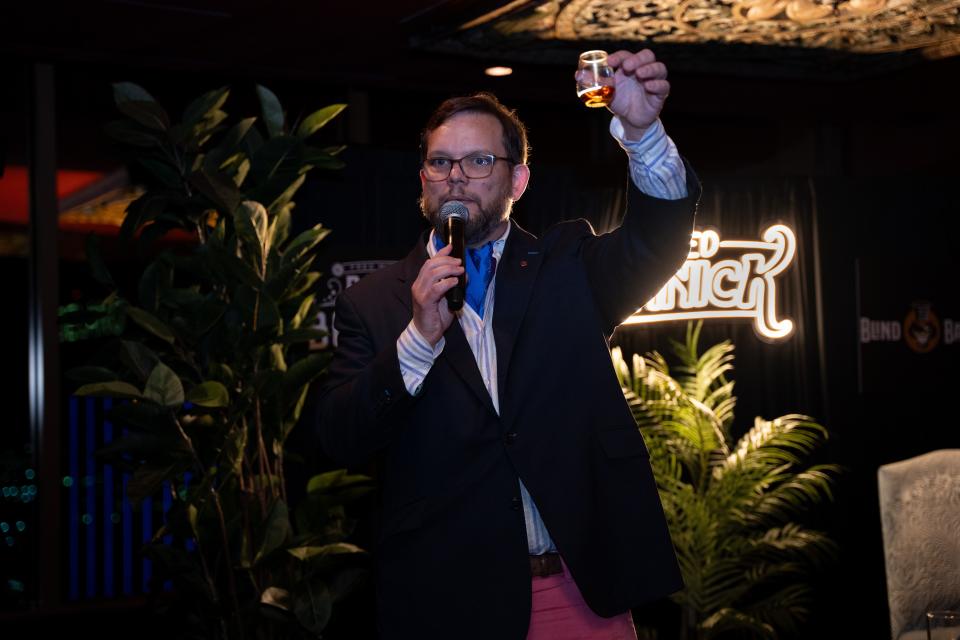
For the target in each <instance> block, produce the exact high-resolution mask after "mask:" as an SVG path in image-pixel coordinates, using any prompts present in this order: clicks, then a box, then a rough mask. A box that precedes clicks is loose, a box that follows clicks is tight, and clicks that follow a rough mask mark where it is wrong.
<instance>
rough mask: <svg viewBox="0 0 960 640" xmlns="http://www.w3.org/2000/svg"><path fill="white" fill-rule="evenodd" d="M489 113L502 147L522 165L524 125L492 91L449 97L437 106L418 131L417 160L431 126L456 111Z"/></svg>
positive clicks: (424, 151)
mask: <svg viewBox="0 0 960 640" xmlns="http://www.w3.org/2000/svg"><path fill="white" fill-rule="evenodd" d="M466 112H471V113H489V114H490V115H492V116H493V117H494V118H496V119H497V120H499V121H500V125H501V126H502V127H503V146H504V148H505V149H506V150H507V157H508V158H510V161H511V162H513V163H514V164H526V163H527V154H528V153H529V152H530V147H529V146H528V145H527V128H526V127H525V126H523V123H522V122H520V118H518V117H517V114H516V112H515V111H514V110H513V109H508V108H506V107H505V106H503V105H502V104H500V101H499V100H497V97H496V96H494V95H493V94H492V93H487V92H485V91H484V92H480V93H477V94H474V95H472V96H461V97H459V98H449V99H447V100H444V101H443V103H442V104H441V105H440V106H439V107H437V110H436V111H434V112H433V115H431V116H430V119H429V120H427V124H426V126H425V127H424V128H423V131H422V132H421V133H420V160H421V161H423V160H426V154H427V136H429V135H430V134H431V133H432V132H433V130H434V129H436V128H437V127H439V126H440V125H442V124H443V123H444V122H446V121H447V120H449V119H450V118H452V117H453V116H455V115H457V114H458V113H466Z"/></svg>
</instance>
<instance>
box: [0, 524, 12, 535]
mask: <svg viewBox="0 0 960 640" xmlns="http://www.w3.org/2000/svg"><path fill="white" fill-rule="evenodd" d="M0 531H2V532H4V533H6V532H7V531H10V525H8V524H7V523H6V522H0Z"/></svg>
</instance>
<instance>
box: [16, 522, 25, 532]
mask: <svg viewBox="0 0 960 640" xmlns="http://www.w3.org/2000/svg"><path fill="white" fill-rule="evenodd" d="M26 528H27V523H26V522H24V521H23V520H17V531H23V530H24V529H26Z"/></svg>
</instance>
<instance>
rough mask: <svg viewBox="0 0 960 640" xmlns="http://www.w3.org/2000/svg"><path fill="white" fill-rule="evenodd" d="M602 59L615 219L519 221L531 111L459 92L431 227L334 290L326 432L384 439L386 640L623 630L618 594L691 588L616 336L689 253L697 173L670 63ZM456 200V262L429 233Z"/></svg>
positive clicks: (443, 147) (343, 458) (362, 450)
mask: <svg viewBox="0 0 960 640" xmlns="http://www.w3.org/2000/svg"><path fill="white" fill-rule="evenodd" d="M609 64H610V66H611V67H613V68H614V69H615V70H616V78H615V81H616V85H615V86H616V92H615V99H614V101H613V102H612V104H611V105H610V110H611V111H612V112H613V113H614V116H615V117H614V119H613V121H612V124H611V133H612V134H613V135H614V137H615V138H617V139H618V140H619V141H620V142H621V145H622V146H623V147H624V148H625V149H626V150H627V153H628V155H629V158H630V172H631V177H632V180H631V182H632V185H631V186H630V187H629V189H630V196H629V201H630V203H629V206H628V212H627V214H626V217H625V218H624V222H623V225H622V226H621V227H620V228H619V229H617V230H615V231H613V232H611V233H609V234H604V235H602V236H596V235H595V234H594V233H593V230H592V229H591V228H590V226H589V224H588V223H586V222H585V221H582V220H581V221H575V222H570V223H563V224H559V225H557V226H555V227H553V228H552V229H551V230H550V231H548V232H547V233H546V234H545V235H544V237H543V238H541V239H537V238H535V237H533V236H532V235H530V234H528V233H527V232H525V231H524V230H523V229H521V228H520V227H519V226H517V225H516V224H515V223H513V222H511V221H510V218H509V216H510V208H511V205H512V202H513V201H515V200H517V199H519V198H520V196H521V195H522V194H523V192H524V189H525V188H526V185H527V182H528V180H529V178H530V169H529V167H528V166H527V165H526V157H527V141H526V133H525V130H524V128H523V125H522V124H521V123H520V122H519V120H518V119H517V118H516V116H515V115H514V114H513V112H511V111H508V110H507V109H506V108H504V107H503V106H502V105H500V103H499V102H497V101H496V99H495V98H493V97H492V96H490V95H487V94H480V95H478V96H473V97H469V98H455V99H451V100H448V101H446V102H445V103H443V104H442V105H441V106H440V107H439V109H438V110H437V112H435V114H434V116H433V117H432V118H431V119H430V121H428V123H427V126H426V128H425V130H424V132H423V135H422V138H421V154H422V156H423V158H422V160H423V164H422V166H421V171H420V180H421V185H422V189H423V196H422V199H421V206H422V209H423V213H424V215H425V216H426V217H427V219H428V220H429V221H430V223H431V225H432V226H433V227H434V228H433V230H432V231H431V232H430V233H428V234H425V236H424V237H423V238H421V240H420V242H419V243H418V244H417V246H416V247H415V248H414V249H413V251H412V252H411V253H410V254H409V255H408V256H407V257H406V259H404V260H402V261H400V262H398V263H396V264H394V265H391V266H390V267H388V268H386V269H383V270H381V271H379V272H377V273H375V274H373V275H370V276H368V277H367V278H366V279H364V280H363V281H361V282H360V283H358V284H357V285H355V286H354V287H351V288H350V289H348V290H346V291H345V292H344V293H343V294H341V295H340V298H339V300H338V301H337V311H336V321H335V326H336V328H337V329H338V331H339V346H338V350H337V352H336V355H335V356H334V359H333V361H332V363H331V366H330V370H329V377H328V381H327V383H326V384H325V386H324V389H323V396H322V400H321V424H320V437H321V442H322V445H323V447H324V449H325V451H326V453H327V455H329V456H330V457H331V458H333V459H334V460H338V461H340V462H341V463H343V464H348V465H349V464H352V463H357V462H361V461H364V460H365V459H368V458H369V457H371V456H373V455H375V454H377V455H379V456H380V461H381V467H380V480H381V484H382V489H383V498H382V502H383V518H382V531H381V534H380V540H379V545H378V548H377V556H378V577H377V594H378V597H377V603H378V617H379V621H378V622H379V627H380V631H381V635H382V637H383V638H418V639H419V638H443V639H452V638H483V639H484V640H490V639H497V640H500V639H522V638H525V637H526V638H530V639H534V638H549V639H550V640H562V639H564V638H598V639H599V638H603V639H609V640H613V639H616V638H634V637H635V634H634V631H633V627H632V621H631V618H630V613H629V609H630V608H631V607H634V606H636V605H638V604H640V603H642V602H645V601H649V600H652V599H655V598H658V597H662V596H664V595H666V594H669V593H671V592H673V591H675V590H677V589H679V588H680V587H681V586H682V583H681V580H680V575H679V571H678V568H677V564H676V559H675V555H674V552H673V548H672V546H671V543H670V539H669V535H668V532H667V528H666V522H665V519H664V516H663V512H662V508H661V506H660V502H659V498H658V496H657V492H656V486H655V483H654V480H653V477H652V473H651V470H650V465H649V462H648V459H647V452H646V449H645V447H644V444H643V440H642V437H641V436H640V434H639V432H638V431H637V428H636V424H635V423H634V420H633V418H632V416H631V413H630V410H629V408H628V406H627V404H626V402H625V401H624V398H623V395H622V392H621V389H620V386H619V384H618V382H617V378H616V375H615V373H614V371H613V368H612V365H611V361H610V354H609V350H608V343H607V341H608V340H609V337H610V335H611V333H612V332H613V330H614V329H615V328H616V326H617V325H618V324H619V323H620V322H622V321H623V320H624V319H625V318H627V317H629V316H630V314H631V313H632V312H633V311H634V310H636V309H637V308H638V307H639V306H641V305H642V304H643V303H644V302H645V301H646V300H648V299H649V298H650V297H651V296H652V295H653V294H654V293H655V292H656V291H657V289H658V288H659V287H660V286H662V285H663V283H664V282H666V281H667V280H668V279H669V278H670V276H671V275H672V274H673V273H675V271H676V270H677V269H678V268H679V267H680V265H681V264H682V262H683V260H684V258H685V256H686V254H687V251H688V249H689V245H688V242H689V238H690V232H691V230H692V225H693V213H694V209H695V206H696V201H697V198H698V197H699V185H698V183H697V181H696V178H695V177H694V176H693V173H692V171H690V170H689V168H685V167H684V165H683V162H682V160H681V159H680V158H679V156H678V155H677V152H676V148H675V147H674V145H673V143H672V142H671V141H670V140H669V138H667V137H666V135H665V133H664V131H663V127H662V125H661V124H660V121H659V114H660V111H661V109H662V107H663V103H664V101H665V99H666V97H667V94H668V92H669V83H668V82H667V80H666V68H665V67H664V65H663V64H662V63H660V62H657V61H656V60H655V58H654V56H653V54H652V53H651V52H650V51H641V52H639V53H636V54H630V53H628V52H624V51H621V52H617V53H615V54H613V55H611V56H610V58H609ZM453 200H459V201H460V202H462V203H464V204H465V205H466V207H467V209H468V211H469V217H468V222H467V225H466V242H467V245H468V247H469V248H470V251H469V255H468V256H467V258H466V259H465V260H464V262H465V263H466V264H465V265H462V264H460V261H459V260H456V259H454V258H452V257H450V255H449V254H450V247H449V246H444V245H443V242H442V240H440V235H441V234H440V231H439V229H440V222H439V211H440V209H441V208H442V206H443V205H444V203H446V202H450V201H453ZM465 271H466V274H467V278H468V285H467V292H466V300H467V303H466V304H465V305H464V308H463V310H462V311H460V312H459V313H457V314H453V313H451V312H450V310H449V308H448V306H447V302H446V300H445V298H444V295H445V293H446V292H447V291H448V290H449V289H450V288H452V287H453V286H454V285H455V284H456V282H457V277H458V276H460V275H461V274H463V273H464V272H465Z"/></svg>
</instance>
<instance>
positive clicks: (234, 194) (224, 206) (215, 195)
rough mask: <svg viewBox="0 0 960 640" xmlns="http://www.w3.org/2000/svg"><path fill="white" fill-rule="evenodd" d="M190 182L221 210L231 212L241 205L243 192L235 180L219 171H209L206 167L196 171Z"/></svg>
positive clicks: (191, 175) (192, 174)
mask: <svg viewBox="0 0 960 640" xmlns="http://www.w3.org/2000/svg"><path fill="white" fill-rule="evenodd" d="M188 180H189V182H190V184H192V185H193V186H194V187H196V189H197V191H199V192H200V193H202V194H203V195H204V196H206V197H207V199H208V200H210V202H211V203H212V204H213V205H214V207H216V208H217V209H219V210H220V211H221V212H223V213H226V214H231V213H233V211H234V210H235V209H236V208H237V207H238V206H239V205H240V201H241V200H242V198H243V194H241V193H240V190H239V189H237V185H236V184H234V182H233V180H230V179H227V178H224V177H222V176H221V175H220V174H217V173H209V172H207V171H206V170H205V169H200V170H199V171H194V172H193V173H191V174H190V176H189V178H188Z"/></svg>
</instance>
